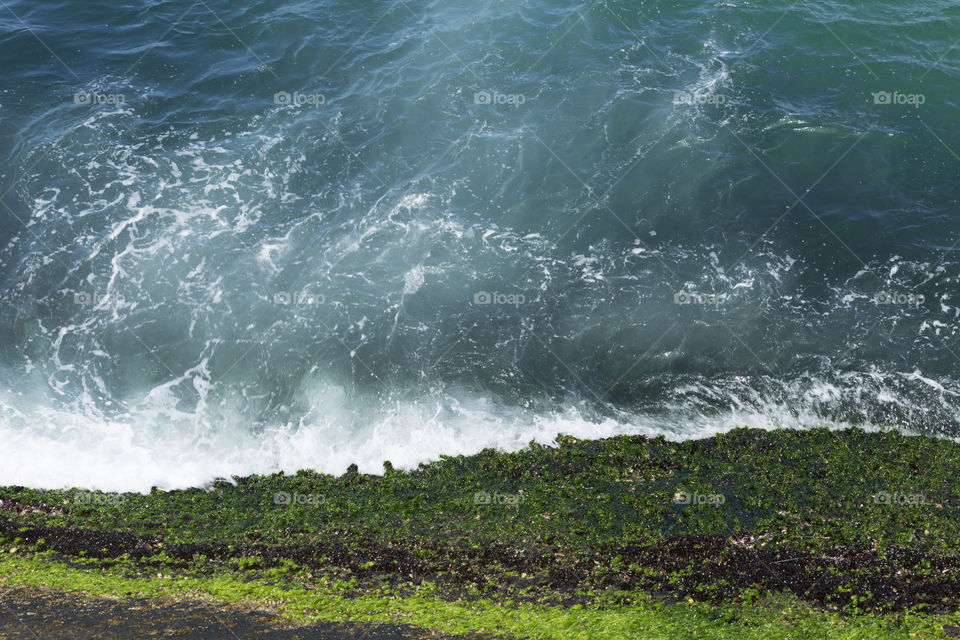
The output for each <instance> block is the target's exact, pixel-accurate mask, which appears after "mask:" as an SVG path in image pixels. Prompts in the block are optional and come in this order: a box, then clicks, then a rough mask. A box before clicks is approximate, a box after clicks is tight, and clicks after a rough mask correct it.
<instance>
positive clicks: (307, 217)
mask: <svg viewBox="0 0 960 640" xmlns="http://www.w3.org/2000/svg"><path fill="white" fill-rule="evenodd" d="M958 26H960V7H958V6H956V5H955V4H954V3H949V2H924V3H919V2H908V3H899V4H898V3H839V2H802V3H796V4H795V3H792V2H789V1H785V0H783V1H781V0H778V1H767V2H760V3H739V2H723V3H715V4H711V5H707V6H705V5H703V4H701V3H677V2H674V3H662V2H661V3H654V2H646V3H640V2H634V1H631V2H625V1H621V2H605V3H603V2H601V3H589V2H582V3H560V4H558V3H555V2H546V1H539V0H534V1H531V2H524V3H506V2H495V1H487V2H474V3H461V2H449V1H448V2H433V3H425V2H369V3H355V2H345V1H335V0H322V1H311V2H288V1H280V2H277V1H273V2H266V1H263V2H258V1H250V0H246V1H244V2H233V3H231V2H227V1H226V0H204V2H199V3H192V2H190V1H187V0H173V1H170V2H145V3H132V2H122V3H117V2H111V3H107V2H103V1H102V0H90V1H88V2H84V3H74V2H67V1H63V2H52V1H51V2H48V1H40V2H29V3H28V2H24V1H20V0H16V1H13V2H9V1H8V2H7V4H6V7H5V8H3V9H0V51H2V54H3V60H4V63H5V64H4V73H3V76H2V78H0V158H2V164H0V171H2V175H0V195H2V197H0V201H2V205H3V206H0V287H2V296H0V380H2V381H3V384H2V386H0V442H2V443H3V446H2V448H0V483H2V484H28V485H35V486H52V487H59V486H63V485H84V486H91V487H100V488H106V489H135V490H147V489H149V488H150V487H151V486H153V485H157V486H161V487H176V486H190V485H199V484H203V483H205V482H207V481H209V480H211V479H213V478H215V477H217V476H227V475H230V474H248V473H254V472H269V471H273V470H276V469H283V470H287V471H293V470H295V469H299V468H303V467H309V468H315V469H320V470H324V471H329V472H341V471H342V470H343V469H345V468H346V466H347V465H348V464H349V463H351V462H356V463H358V464H359V465H360V468H361V470H365V471H377V470H379V469H380V465H381V462H382V461H383V460H385V459H389V460H391V461H392V462H393V463H394V464H396V465H398V466H411V465H415V464H417V463H418V462H420V461H424V460H428V459H431V458H435V457H436V456H438V455H439V454H455V453H468V452H474V451H477V450H479V449H480V448H482V447H485V446H500V447H504V448H516V447H519V446H522V445H523V444H525V443H526V442H528V441H529V440H532V439H536V440H540V441H544V442H549V441H550V440H552V438H553V437H554V436H555V435H557V433H561V432H562V433H569V434H574V435H578V436H590V437H600V436H605V435H609V434H614V433H644V434H653V433H664V434H667V435H668V436H669V437H674V438H687V437H699V436H704V435H709V434H711V433H715V432H718V431H722V430H725V429H729V428H733V427H736V426H743V425H750V426H762V427H799V428H802V427H808V426H812V425H831V426H845V425H849V424H858V425H864V426H876V427H880V428H886V427H890V426H895V427H899V428H901V429H905V430H908V431H912V432H923V433H931V434H939V435H945V436H950V437H956V436H958V435H960V398H958V395H957V394H958V392H960V381H958V376H957V374H956V371H957V369H958V366H960V356H958V354H960V344H958V336H957V331H956V327H957V323H956V320H957V317H958V312H960V284H958V282H957V277H958V274H960V262H958V259H957V242H958V241H960V216H958V206H960V205H958V202H960V181H958V179H957V178H958V174H960V155H958V153H960V129H958V128H957V126H956V122H957V120H956V117H957V116H956V114H957V111H956V110H957V107H958V101H960V93H958V92H957V88H958V86H960V85H958V79H960V47H957V46H955V45H956V44H957V43H956V42H955V41H956V36H957V34H958V33H960V30H958V28H957V27H958Z"/></svg>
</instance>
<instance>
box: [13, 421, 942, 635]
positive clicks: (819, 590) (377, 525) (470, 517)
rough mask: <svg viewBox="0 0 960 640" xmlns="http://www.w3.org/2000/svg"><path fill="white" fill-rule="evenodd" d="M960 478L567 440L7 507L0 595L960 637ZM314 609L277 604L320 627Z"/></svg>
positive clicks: (641, 442)
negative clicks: (97, 593) (230, 592)
mask: <svg viewBox="0 0 960 640" xmlns="http://www.w3.org/2000/svg"><path fill="white" fill-rule="evenodd" d="M957 468H960V444H957V443H955V442H952V441H949V440H940V439H933V438H929V437H924V436H906V435H903V434H900V433H897V432H866V431H862V430H859V429H851V430H845V431H836V430H829V429H814V430H809V431H791V430H779V431H760V430H749V429H739V430H735V431H732V432H729V433H726V434H721V435H718V436H714V437H711V438H707V439H704V440H693V441H682V442H673V441H667V440H666V439H664V438H662V437H661V438H652V439H650V438H644V437H640V436H617V437H613V438H608V439H603V440H577V439H575V438H571V437H564V436H559V437H558V438H557V442H556V446H554V447H545V446H542V445H536V444H531V445H530V446H529V447H528V448H526V449H524V450H521V451H518V452H513V453H502V452H497V451H492V450H486V451H483V452H481V453H479V454H476V455H473V456H456V457H449V456H445V457H442V458H441V460H439V461H436V462H432V463H429V464H423V465H420V467H419V468H418V469H416V470H411V471H399V470H396V469H393V468H392V467H391V466H390V465H389V463H385V468H384V473H383V475H367V474H359V473H356V471H355V470H351V471H348V472H347V473H345V474H343V475H341V476H338V477H334V476H329V475H324V474H318V473H314V472H309V471H301V472H298V473H297V474H294V475H283V474H274V475H272V476H251V477H244V478H239V477H238V478H235V479H234V481H235V483H236V484H231V483H227V482H218V483H215V484H214V485H212V486H211V487H209V488H208V489H191V490H181V491H170V492H162V491H154V492H153V493H151V494H149V495H141V494H103V493H99V492H84V491H83V490H68V491H45V490H34V489H27V488H22V487H3V488H0V500H2V501H3V504H2V505H0V558H2V561H0V572H2V573H0V586H2V585H4V584H7V586H10V582H9V581H10V580H12V578H11V576H12V575H15V573H16V572H14V571H13V570H12V569H10V570H6V569H4V568H3V567H4V566H5V565H9V563H11V562H26V563H28V565H29V566H30V567H31V573H32V575H33V576H34V578H36V580H35V582H33V583H29V584H23V585H22V586H31V585H32V586H35V587H37V586H40V585H41V584H45V583H43V582H42V577H43V575H44V574H45V573H50V572H54V573H55V572H56V571H59V570H60V568H61V567H62V568H63V570H69V571H77V572H81V573H80V574H78V575H73V574H71V575H72V578H71V579H70V580H66V581H65V582H63V583H62V584H60V586H59V587H58V588H66V587H67V586H69V585H70V584H72V582H76V581H80V576H82V575H84V572H86V573H87V574H89V573H91V572H93V573H97V572H101V573H102V572H106V574H108V575H110V576H114V577H116V578H117V579H118V580H127V581H134V582H135V581H137V580H158V579H157V578H156V577H155V576H156V575H158V574H159V575H160V576H161V578H159V580H160V582H161V583H164V582H165V581H166V582H169V581H170V580H174V581H176V580H177V579H180V580H186V579H191V580H198V581H200V582H198V583H196V585H195V587H196V588H198V589H200V588H205V587H204V585H207V586H209V584H213V583H216V581H217V580H225V581H227V583H230V584H234V586H236V585H240V584H245V583H251V584H252V583H255V584H258V585H262V586H263V588H265V589H269V588H280V589H281V591H283V592H284V593H290V592H295V593H299V592H301V591H302V592H303V593H304V594H307V596H309V594H316V593H326V594H327V596H329V598H328V599H329V600H330V602H337V603H338V604H337V606H336V607H334V609H337V607H340V611H339V614H338V615H341V614H342V615H341V618H343V619H345V620H346V619H350V615H353V614H349V613H348V610H349V606H348V604H349V603H354V604H356V603H357V602H360V601H363V602H368V601H369V603H370V604H369V606H370V607H373V608H374V609H377V608H378V607H379V605H378V604H376V603H377V602H379V601H380V600H383V601H384V602H386V603H393V605H396V603H404V602H406V603H418V604H417V606H422V607H427V609H430V608H431V607H432V608H438V607H440V608H442V607H461V608H462V607H465V608H467V609H469V607H471V606H479V607H480V610H481V613H478V614H477V615H478V616H480V617H479V618H477V621H475V622H476V625H478V626H474V627H455V626H453V627H450V626H447V627H444V626H443V625H442V624H441V622H440V621H439V620H437V619H435V616H431V615H429V614H424V613H423V612H422V611H420V612H419V613H417V612H416V611H414V612H410V611H406V612H404V615H407V616H408V617H410V615H412V620H413V621H416V620H419V621H421V622H422V623H423V624H421V625H420V626H424V627H426V628H431V629H436V630H438V631H443V632H445V633H465V632H476V631H477V630H478V629H481V628H482V629H484V630H485V631H484V632H485V633H489V632H491V631H498V632H505V637H524V636H518V635H511V633H510V632H509V629H510V625H507V626H506V627H502V626H498V624H493V626H492V627H491V626H490V625H491V624H492V623H491V622H490V621H491V620H497V619H499V618H500V617H502V616H504V615H508V614H509V615H508V617H509V616H514V617H515V618H516V619H517V620H516V621H515V626H514V627H513V628H514V629H515V630H516V631H521V630H524V631H523V633H527V634H528V635H529V632H530V630H532V629H534V628H538V627H537V625H534V624H532V623H531V621H532V620H539V621H540V622H539V623H538V624H541V626H542V624H543V623H544V621H546V620H564V621H565V622H564V624H569V619H568V616H573V618H572V619H573V620H576V619H578V618H582V619H584V620H586V619H591V620H592V619H593V618H592V617H591V616H594V615H599V616H600V618H599V619H603V620H606V621H607V622H610V621H612V620H617V621H619V622H618V624H619V623H624V624H626V622H625V620H627V619H629V618H630V617H631V616H632V617H633V618H637V619H641V620H642V619H646V618H645V616H652V617H653V618H652V619H658V618H664V616H666V618H670V617H671V616H674V617H679V618H681V619H682V618H684V617H691V619H693V618H696V619H699V616H706V618H707V619H709V618H710V617H711V616H713V617H716V616H718V615H720V614H718V613H717V612H722V616H721V618H722V620H713V621H712V622H710V623H709V624H708V626H711V625H712V626H711V628H712V629H713V630H714V631H715V632H716V633H718V634H721V635H717V636H716V637H726V636H724V635H722V634H723V633H727V632H729V633H731V634H734V632H736V633H739V634H741V635H742V634H744V633H746V631H747V630H748V627H749V628H753V627H750V625H747V627H744V626H743V625H744V624H746V623H745V621H747V620H751V619H755V618H757V617H758V616H759V618H762V619H766V618H765V616H767V615H768V614H770V613H771V611H772V610H770V611H768V609H770V607H771V605H772V603H776V604H775V606H773V608H774V609H776V608H777V607H780V609H778V611H780V610H783V611H790V612H791V614H790V615H789V616H787V617H790V618H791V620H793V622H791V623H790V624H788V625H785V626H786V627H788V628H793V627H796V629H799V628H800V627H802V626H803V624H805V623H804V622H803V621H804V620H807V621H808V622H809V624H814V623H816V624H820V623H823V624H824V625H826V626H824V627H823V629H828V630H829V629H831V628H833V627H834V626H836V625H837V624H840V623H839V622H837V621H843V623H842V624H843V625H845V626H850V629H853V628H858V625H864V624H866V625H868V626H870V625H873V624H874V623H875V622H876V621H877V620H882V621H884V624H885V625H887V626H888V627H890V629H891V630H890V631H889V633H890V634H894V633H899V631H897V629H900V630H902V631H904V632H909V633H919V632H920V631H922V632H923V635H922V636H920V637H952V636H950V635H949V633H948V632H950V631H951V630H952V629H953V628H954V627H957V628H958V629H960V614H958V609H960V556H958V555H957V553H956V549H958V548H960V526H958V524H960V489H958V487H956V486H955V483H954V482H953V480H954V473H955V469H957ZM121 496H122V499H121V498H120V497H121ZM78 501H79V502H78ZM31 563H32V564H31ZM9 566H12V565H9ZM24 566H27V565H23V566H21V567H20V568H21V570H22V569H23V567H24ZM54 569H56V570H54ZM167 575H169V576H173V578H170V579H166V578H164V576H167ZM4 576H5V577H4ZM81 582H82V581H81ZM120 584H123V583H122V582H121V583H120ZM271 585H272V586H271ZM154 586H156V585H154ZM150 588H153V587H150ZM81 591H83V589H81ZM111 593H112V592H111ZM221 595H222V594H221ZM274 595H277V594H274ZM307 596H303V597H307ZM214 597H216V596H214ZM424 598H426V599H427V600H429V601H430V603H431V604H429V605H427V604H424V603H423V602H422V601H421V600H423V599H424ZM281 600H282V598H281ZM302 600H303V598H302V597H300V596H297V597H294V598H293V601H292V603H287V605H284V606H289V607H292V609H293V611H300V613H302V614H303V616H306V617H307V618H309V615H308V614H307V613H306V612H308V611H309V610H310V606H309V605H306V606H305V608H303V607H304V605H303V601H302ZM478 603H480V604H479V605H478ZM344 607H346V608H345V609H344ZM412 608H413V609H415V610H416V609H417V608H416V607H412ZM667 610H669V611H668V612H667V613H665V611H667ZM417 611H419V610H417ZM799 611H803V612H804V613H803V614H802V615H800V616H799V617H796V614H797V612H799ZM509 612H513V613H509ZM588 612H589V615H587V614H588ZM625 612H630V613H631V616H628V615H626V613H625ZM288 613H289V612H288ZM774 613H777V612H774ZM394 614H397V615H399V613H398V612H396V611H393V613H389V612H388V611H387V610H382V611H381V612H380V614H379V615H380V618H378V621H380V622H391V621H396V620H397V619H396V618H391V616H392V615H394ZM408 614H409V615H408ZM457 615H458V616H459V618H460V619H461V620H462V619H464V614H463V612H460V613H458V614H457ZM778 615H779V614H778ZM301 617H302V616H301ZM781 617H783V616H781ZM794 617H796V619H795V620H794ZM303 619H306V618H303ZM484 620H485V621H486V622H484ZM403 621H404V622H408V620H403ZM826 621H830V622H829V624H828V623H827V622H826ZM700 622H701V623H703V622H704V621H703V620H700ZM412 623H414V624H415V622H412ZM504 624H505V623H504ZM557 624H559V623H557ZM437 625H440V626H437ZM517 625H518V626H517ZM524 625H526V626H524ZM797 625H800V627H797ZM891 625H892V626H891ZM903 625H906V626H903ZM574 626H578V625H574ZM754 626H755V625H754ZM589 627H590V625H589V624H588V625H587V627H585V628H584V629H583V630H581V631H576V632H574V631H573V630H569V629H566V628H565V627H564V626H563V625H560V626H556V625H555V626H553V627H551V626H550V623H547V626H546V627H544V628H546V629H548V630H549V633H551V634H554V635H544V636H542V637H551V638H552V637H557V638H567V637H570V638H574V637H576V638H580V637H591V638H592V637H598V638H599V637H614V636H604V635H597V632H596V631H591V630H590V629H589ZM818 629H819V627H818ZM823 629H820V631H818V633H820V632H822V631H823ZM848 630H849V629H848ZM651 632H652V631H651ZM630 633H634V632H630ZM636 633H643V632H642V631H637V632H636ZM884 633H886V632H884ZM931 633H932V634H933V635H929V634H931ZM578 634H579V635H578ZM584 634H586V635H584ZM529 637H541V636H536V635H529ZM628 637H638V638H639V637H648V636H644V635H630V636H628ZM664 637H672V636H664ZM677 637H681V636H677ZM730 637H736V635H731V636H730ZM743 637H748V636H747V635H744V636H743ZM811 637H812V636H811ZM874 637H900V636H899V635H876V636H874ZM904 637H907V636H904ZM913 637H917V636H913Z"/></svg>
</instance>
